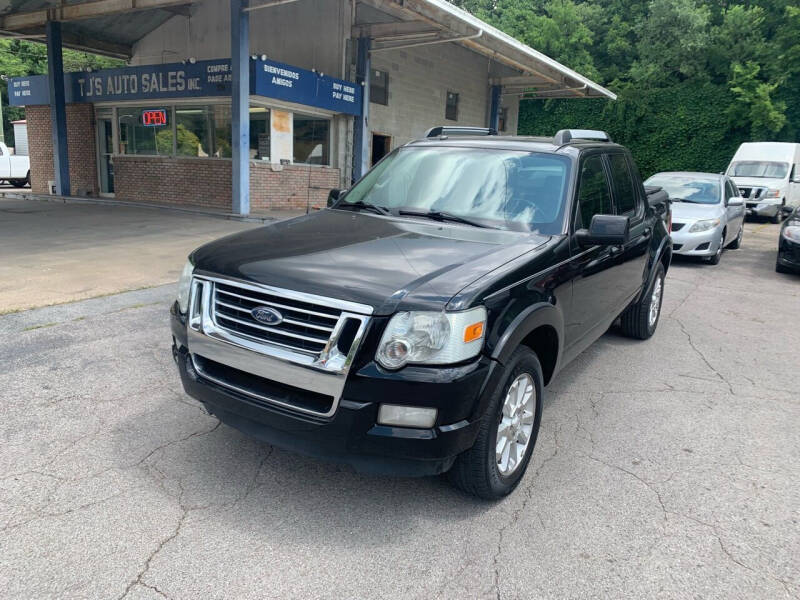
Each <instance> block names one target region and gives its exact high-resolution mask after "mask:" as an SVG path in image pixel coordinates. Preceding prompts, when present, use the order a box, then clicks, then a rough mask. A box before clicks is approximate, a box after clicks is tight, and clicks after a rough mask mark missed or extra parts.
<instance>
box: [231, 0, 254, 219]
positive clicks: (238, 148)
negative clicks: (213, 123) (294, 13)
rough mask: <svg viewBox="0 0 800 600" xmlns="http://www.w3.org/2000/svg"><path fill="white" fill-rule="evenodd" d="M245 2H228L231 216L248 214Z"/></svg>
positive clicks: (247, 17) (247, 19)
mask: <svg viewBox="0 0 800 600" xmlns="http://www.w3.org/2000/svg"><path fill="white" fill-rule="evenodd" d="M247 3H248V2H247V0H231V68H232V70H233V90H232V94H231V148H232V159H233V160H232V163H233V169H232V184H233V185H232V204H231V208H232V209H233V213H234V214H237V215H247V214H250V110H249V109H250V107H249V104H250V102H249V100H250V62H249V60H250V59H249V55H250V13H249V12H247V11H245V10H242V9H243V8H247Z"/></svg>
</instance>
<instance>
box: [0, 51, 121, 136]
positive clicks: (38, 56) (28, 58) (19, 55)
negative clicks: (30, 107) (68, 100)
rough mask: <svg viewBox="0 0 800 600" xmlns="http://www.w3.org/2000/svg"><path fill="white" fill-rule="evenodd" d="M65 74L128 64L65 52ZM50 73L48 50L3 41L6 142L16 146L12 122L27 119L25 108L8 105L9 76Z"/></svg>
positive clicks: (0, 85) (0, 82) (0, 69)
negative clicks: (48, 68) (48, 69)
mask: <svg viewBox="0 0 800 600" xmlns="http://www.w3.org/2000/svg"><path fill="white" fill-rule="evenodd" d="M63 59H64V71H85V70H86V69H92V70H94V71H96V70H98V69H111V68H114V67H120V66H123V65H124V64H125V63H124V62H123V61H121V60H119V59H116V58H107V57H105V56H98V55H96V54H90V53H88V52H79V51H77V50H69V49H65V50H64V52H63ZM45 74H47V47H46V46H45V45H44V44H40V43H36V42H29V41H26V40H14V39H0V76H5V77H4V78H0V102H2V103H3V123H2V127H3V131H4V132H5V137H6V143H7V144H8V145H9V146H13V145H14V132H13V128H12V127H11V121H16V120H18V119H24V118H25V109H24V108H19V107H12V106H9V105H8V81H7V80H6V79H7V78H8V77H20V76H23V75H45Z"/></svg>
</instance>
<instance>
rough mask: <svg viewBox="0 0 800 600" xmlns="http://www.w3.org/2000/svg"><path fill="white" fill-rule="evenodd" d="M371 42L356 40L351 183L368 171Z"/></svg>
mask: <svg viewBox="0 0 800 600" xmlns="http://www.w3.org/2000/svg"><path fill="white" fill-rule="evenodd" d="M371 44H372V40H371V39H370V38H368V37H360V38H358V42H357V48H356V84H357V85H360V86H361V104H362V108H361V116H356V118H355V120H356V121H355V127H353V182H355V181H357V180H358V179H360V178H361V176H362V175H364V173H366V172H367V171H368V170H369V81H370V66H369V50H370V46H371Z"/></svg>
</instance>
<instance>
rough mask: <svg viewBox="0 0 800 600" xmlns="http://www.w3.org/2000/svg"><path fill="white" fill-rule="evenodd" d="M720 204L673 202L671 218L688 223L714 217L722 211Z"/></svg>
mask: <svg viewBox="0 0 800 600" xmlns="http://www.w3.org/2000/svg"><path fill="white" fill-rule="evenodd" d="M722 209H723V207H722V204H692V203H691V202H673V203H672V220H673V221H676V222H678V223H689V222H691V221H697V220H699V219H715V218H717V217H719V216H720V215H721V214H722V213H723V210H722Z"/></svg>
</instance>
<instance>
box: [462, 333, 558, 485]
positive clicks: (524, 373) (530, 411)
mask: <svg viewBox="0 0 800 600" xmlns="http://www.w3.org/2000/svg"><path fill="white" fill-rule="evenodd" d="M500 368H502V369H503V372H502V376H501V378H500V384H499V385H498V386H497V388H496V389H495V390H494V391H493V392H492V396H491V398H490V400H489V405H488V407H487V409H486V413H485V414H484V416H483V418H482V419H481V427H480V430H479V431H478V437H477V439H476V440H475V444H474V445H473V446H472V448H470V449H469V450H467V451H465V452H463V453H461V454H460V455H459V456H458V458H456V462H455V463H454V464H453V468H452V469H450V472H449V473H448V476H449V478H450V481H451V482H452V483H453V484H454V485H455V486H457V487H459V488H460V489H462V490H463V491H465V492H466V493H468V494H471V495H473V496H478V497H479V498H484V499H486V500H499V499H500V498H503V497H504V496H507V495H508V494H510V493H511V492H512V491H514V488H516V487H517V485H518V484H519V482H520V480H521V479H522V476H523V475H524V474H525V470H526V469H527V468H528V463H529V462H530V459H531V455H532V454H533V448H534V446H535V445H536V438H537V437H538V435H539V425H540V423H541V419H542V389H543V381H544V378H543V377H542V366H541V364H540V363H539V359H538V358H537V356H536V353H535V352H533V351H532V350H531V349H529V348H527V347H525V346H521V347H519V348H517V349H516V350H515V351H514V353H513V354H512V355H511V358H510V359H509V360H508V362H507V364H506V366H505V367H500Z"/></svg>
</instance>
